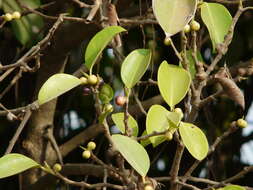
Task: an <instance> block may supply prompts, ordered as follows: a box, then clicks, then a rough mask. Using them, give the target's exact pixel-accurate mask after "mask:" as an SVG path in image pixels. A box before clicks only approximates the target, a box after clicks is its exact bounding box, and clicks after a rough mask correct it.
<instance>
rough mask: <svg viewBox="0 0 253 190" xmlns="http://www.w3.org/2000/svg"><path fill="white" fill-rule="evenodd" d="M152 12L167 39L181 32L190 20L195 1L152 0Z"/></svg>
mask: <svg viewBox="0 0 253 190" xmlns="http://www.w3.org/2000/svg"><path fill="white" fill-rule="evenodd" d="M152 7H153V12H154V14H155V17H156V19H157V20H158V23H159V24H160V26H161V27H162V29H163V30H164V32H165V34H166V36H167V37H169V36H172V35H174V34H176V33H178V32H180V31H182V30H183V29H184V27H185V25H186V24H187V23H188V22H189V21H190V20H191V19H192V17H193V15H194V14H195V11H196V7H197V0H153V1H152Z"/></svg>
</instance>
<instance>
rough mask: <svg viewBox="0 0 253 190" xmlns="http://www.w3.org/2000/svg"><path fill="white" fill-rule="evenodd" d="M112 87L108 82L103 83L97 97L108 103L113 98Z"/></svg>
mask: <svg viewBox="0 0 253 190" xmlns="http://www.w3.org/2000/svg"><path fill="white" fill-rule="evenodd" d="M113 95H114V93H113V89H112V87H111V86H110V85H109V84H104V85H103V86H102V88H101V89H100V91H99V99H100V100H101V101H102V103H104V104H106V103H109V102H110V101H111V100H112V99H113Z"/></svg>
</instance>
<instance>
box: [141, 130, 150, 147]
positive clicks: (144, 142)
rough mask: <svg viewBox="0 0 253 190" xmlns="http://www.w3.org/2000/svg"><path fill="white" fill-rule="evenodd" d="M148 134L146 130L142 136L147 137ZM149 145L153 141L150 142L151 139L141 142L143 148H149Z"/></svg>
mask: <svg viewBox="0 0 253 190" xmlns="http://www.w3.org/2000/svg"><path fill="white" fill-rule="evenodd" d="M147 134H148V133H147V131H146V130H145V131H143V133H142V135H141V136H145V135H147ZM149 144H151V141H150V140H149V138H148V139H145V140H141V145H142V146H144V147H145V146H148V145H149Z"/></svg>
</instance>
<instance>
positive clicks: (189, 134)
mask: <svg viewBox="0 0 253 190" xmlns="http://www.w3.org/2000/svg"><path fill="white" fill-rule="evenodd" d="M179 133H180V136H181V138H182V140H183V143H184V145H185V146H186V148H187V150H188V151H189V152H190V153H191V155H192V156H193V157H194V158H196V159H197V160H203V159H204V158H205V157H206V156H207V153H208V141H207V139H206V136H205V134H204V133H203V132H202V131H201V129H200V128H198V127H197V126H195V125H193V124H191V123H184V122H181V123H180V126H179Z"/></svg>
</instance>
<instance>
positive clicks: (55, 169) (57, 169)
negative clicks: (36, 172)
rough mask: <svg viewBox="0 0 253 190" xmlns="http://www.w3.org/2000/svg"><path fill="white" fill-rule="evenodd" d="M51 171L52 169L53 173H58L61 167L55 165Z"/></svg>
mask: <svg viewBox="0 0 253 190" xmlns="http://www.w3.org/2000/svg"><path fill="white" fill-rule="evenodd" d="M53 169H54V171H56V172H59V171H61V169H62V167H61V165H60V164H58V163H57V164H55V165H54V167H53Z"/></svg>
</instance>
